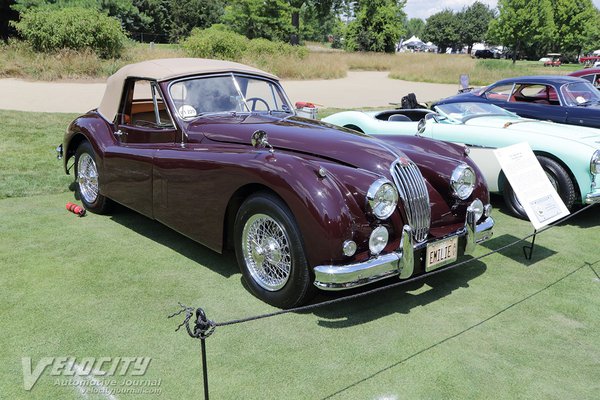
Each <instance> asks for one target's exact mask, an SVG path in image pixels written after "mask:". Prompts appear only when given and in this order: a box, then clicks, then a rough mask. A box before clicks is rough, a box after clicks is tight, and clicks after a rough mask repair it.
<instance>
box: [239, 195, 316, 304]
mask: <svg viewBox="0 0 600 400" xmlns="http://www.w3.org/2000/svg"><path fill="white" fill-rule="evenodd" d="M234 235H235V236H234V242H235V254H236V257H237V261H238V265H239V267H240V270H241V272H242V275H243V277H244V280H245V281H246V283H247V285H248V287H249V289H250V291H251V292H252V293H253V294H254V295H255V296H256V297H258V298H259V299H261V300H263V301H265V302H266V303H269V304H271V305H273V306H275V307H280V308H292V307H296V306H299V305H302V304H304V303H305V302H306V301H308V300H309V299H310V298H311V297H312V296H313V295H314V293H315V292H316V288H315V286H314V285H313V284H312V274H311V273H310V269H309V266H308V262H307V260H306V256H305V252H304V244H303V242H302V237H301V235H300V230H299V229H298V226H297V224H296V221H295V219H294V216H293V215H292V213H291V211H290V210H289V208H288V207H287V206H286V205H285V203H284V202H283V201H281V200H280V199H279V198H278V197H276V196H274V195H272V194H268V193H258V194H255V195H253V196H251V197H249V198H248V199H247V200H246V201H245V202H244V203H243V204H242V205H241V207H240V209H239V211H238V213H237V216H236V219H235V225H234Z"/></svg>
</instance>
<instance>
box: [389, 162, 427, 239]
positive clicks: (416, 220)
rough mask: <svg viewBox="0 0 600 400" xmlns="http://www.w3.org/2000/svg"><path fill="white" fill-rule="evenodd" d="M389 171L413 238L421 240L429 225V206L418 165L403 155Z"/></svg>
mask: <svg viewBox="0 0 600 400" xmlns="http://www.w3.org/2000/svg"><path fill="white" fill-rule="evenodd" d="M390 172H391V174H392V178H393V179H394V183H395V184H396V188H397V189H398V194H399V195H400V198H401V199H402V203H403V204H404V209H405V212H406V216H407V218H408V221H407V222H408V224H409V225H410V227H411V229H412V233H413V238H414V239H415V241H416V242H423V241H425V239H427V235H428V234H429V227H430V226H431V207H430V205H429V192H428V191H427V185H425V178H423V175H421V171H419V167H417V165H416V164H415V163H414V162H412V161H411V160H409V159H408V158H405V157H402V158H399V159H398V160H396V161H394V163H392V167H391V168H390Z"/></svg>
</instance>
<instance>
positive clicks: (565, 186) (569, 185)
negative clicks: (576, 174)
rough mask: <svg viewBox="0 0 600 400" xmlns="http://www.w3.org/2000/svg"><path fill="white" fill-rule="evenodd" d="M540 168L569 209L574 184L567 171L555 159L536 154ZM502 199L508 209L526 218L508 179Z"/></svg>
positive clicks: (573, 200)
mask: <svg viewBox="0 0 600 400" xmlns="http://www.w3.org/2000/svg"><path fill="white" fill-rule="evenodd" d="M537 159H538V161H539V162H540V165H541V166H542V169H543V170H544V172H545V173H546V176H548V179H549V180H550V183H552V186H554V189H556V192H557V193H558V195H559V196H560V198H561V199H562V201H563V202H564V203H565V206H567V208H568V209H569V210H570V209H571V208H573V205H574V204H575V196H576V194H575V185H574V184H573V180H572V179H571V177H570V176H569V174H568V173H567V171H566V170H565V169H564V168H563V167H562V166H561V165H560V164H559V163H557V162H556V161H554V160H553V159H551V158H548V157H544V156H537ZM502 194H503V196H504V201H505V203H506V206H507V207H508V209H509V211H510V212H511V213H512V214H513V215H515V216H516V217H518V218H521V219H527V214H526V213H525V209H524V208H523V206H522V205H521V202H520V201H519V199H518V198H517V195H516V194H515V192H514V190H513V188H512V186H511V185H510V183H509V182H508V181H506V184H505V185H504V190H503V193H502Z"/></svg>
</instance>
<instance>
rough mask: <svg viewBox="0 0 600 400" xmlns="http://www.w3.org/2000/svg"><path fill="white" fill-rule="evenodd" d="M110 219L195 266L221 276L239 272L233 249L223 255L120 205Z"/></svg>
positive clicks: (116, 206)
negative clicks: (166, 248) (168, 249)
mask: <svg viewBox="0 0 600 400" xmlns="http://www.w3.org/2000/svg"><path fill="white" fill-rule="evenodd" d="M110 218H111V220H113V221H114V222H116V223H118V224H120V225H122V226H124V227H126V228H128V229H131V230H132V231H134V232H136V233H138V234H140V235H142V236H145V237H147V238H148V239H151V240H153V241H155V242H157V243H160V244H162V245H163V246H166V247H168V248H170V249H171V250H174V251H176V252H177V253H179V254H181V255H182V256H184V257H186V258H188V259H190V260H191V261H193V262H195V263H197V264H198V265H199V266H205V267H207V268H210V269H211V270H212V271H214V272H216V273H218V274H221V275H223V276H224V277H227V278H228V277H230V276H232V275H234V274H236V273H238V272H239V268H238V267H237V262H236V260H235V254H234V253H233V252H231V251H225V252H224V253H223V254H219V253H217V252H215V251H213V250H211V249H209V248H208V247H205V246H203V245H201V244H200V243H198V242H195V241H193V240H192V239H189V238H187V237H186V236H183V235H182V234H180V233H177V232H176V231H174V230H173V229H171V228H169V227H167V226H166V225H163V224H161V223H160V222H158V221H155V220H152V219H150V218H147V217H145V216H143V215H141V214H139V213H137V212H135V211H132V210H130V209H128V208H126V207H124V206H121V205H115V208H114V211H113V212H112V215H111V216H110Z"/></svg>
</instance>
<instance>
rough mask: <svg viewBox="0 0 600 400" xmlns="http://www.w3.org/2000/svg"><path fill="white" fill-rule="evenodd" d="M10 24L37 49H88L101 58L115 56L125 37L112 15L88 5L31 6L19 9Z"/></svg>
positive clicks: (44, 50) (45, 50)
mask: <svg viewBox="0 0 600 400" xmlns="http://www.w3.org/2000/svg"><path fill="white" fill-rule="evenodd" d="M14 25H15V27H16V28H17V30H18V31H19V33H20V34H21V36H23V38H25V40H26V41H27V43H29V45H30V46H31V47H32V48H33V49H34V50H35V51H40V52H55V51H58V50H62V49H71V50H85V49H88V50H91V51H93V52H95V53H96V54H98V55H99V56H100V57H102V58H116V57H119V56H120V54H121V50H122V49H123V45H124V41H125V39H126V37H125V34H124V32H123V30H122V27H121V25H120V23H119V21H118V20H117V19H116V18H113V17H109V16H107V15H106V14H104V13H101V12H100V11H97V10H94V9H91V10H90V9H89V8H80V7H66V8H55V9H53V8H39V9H32V10H29V11H26V12H23V13H22V14H21V20H20V21H19V22H18V23H16V24H14Z"/></svg>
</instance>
